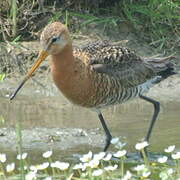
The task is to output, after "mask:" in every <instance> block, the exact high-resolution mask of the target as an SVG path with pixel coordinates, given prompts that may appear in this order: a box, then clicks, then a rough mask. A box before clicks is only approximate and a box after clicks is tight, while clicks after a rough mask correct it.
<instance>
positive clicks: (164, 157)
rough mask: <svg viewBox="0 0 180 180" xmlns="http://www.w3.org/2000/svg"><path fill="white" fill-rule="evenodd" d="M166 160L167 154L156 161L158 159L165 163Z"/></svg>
mask: <svg viewBox="0 0 180 180" xmlns="http://www.w3.org/2000/svg"><path fill="white" fill-rule="evenodd" d="M167 160H168V157H167V156H163V157H160V158H158V160H157V161H158V162H159V163H165V162H166V161H167Z"/></svg>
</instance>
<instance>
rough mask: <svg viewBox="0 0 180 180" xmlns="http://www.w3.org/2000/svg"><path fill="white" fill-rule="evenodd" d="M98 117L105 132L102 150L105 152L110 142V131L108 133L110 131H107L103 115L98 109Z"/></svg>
mask: <svg viewBox="0 0 180 180" xmlns="http://www.w3.org/2000/svg"><path fill="white" fill-rule="evenodd" d="M98 117H99V119H100V121H101V124H102V127H103V129H104V132H105V134H106V144H105V147H104V152H105V151H107V149H108V147H109V145H110V143H111V139H112V136H111V133H110V131H109V129H108V127H107V125H106V123H105V120H104V118H103V115H102V113H101V112H100V111H99V112H98Z"/></svg>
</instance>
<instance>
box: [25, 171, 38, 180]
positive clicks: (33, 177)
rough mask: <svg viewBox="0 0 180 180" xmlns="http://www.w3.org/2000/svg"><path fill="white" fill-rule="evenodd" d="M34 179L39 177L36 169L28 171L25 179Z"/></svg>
mask: <svg viewBox="0 0 180 180" xmlns="http://www.w3.org/2000/svg"><path fill="white" fill-rule="evenodd" d="M34 179H37V177H36V172H34V171H30V172H28V174H26V176H25V180H34Z"/></svg>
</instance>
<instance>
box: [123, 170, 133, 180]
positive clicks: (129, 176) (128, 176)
mask: <svg viewBox="0 0 180 180" xmlns="http://www.w3.org/2000/svg"><path fill="white" fill-rule="evenodd" d="M131 177H132V174H131V173H130V171H126V174H125V176H124V177H123V178H122V179H121V180H129V179H131Z"/></svg>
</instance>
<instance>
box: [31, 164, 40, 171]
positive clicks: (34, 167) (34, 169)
mask: <svg viewBox="0 0 180 180" xmlns="http://www.w3.org/2000/svg"><path fill="white" fill-rule="evenodd" d="M29 169H30V170H31V171H33V172H37V171H38V169H37V167H36V166H34V165H31V166H30V167H29Z"/></svg>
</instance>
